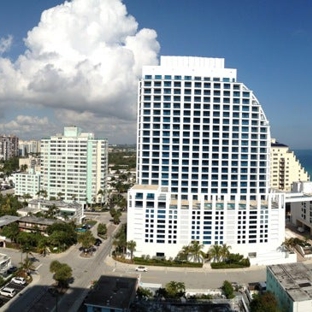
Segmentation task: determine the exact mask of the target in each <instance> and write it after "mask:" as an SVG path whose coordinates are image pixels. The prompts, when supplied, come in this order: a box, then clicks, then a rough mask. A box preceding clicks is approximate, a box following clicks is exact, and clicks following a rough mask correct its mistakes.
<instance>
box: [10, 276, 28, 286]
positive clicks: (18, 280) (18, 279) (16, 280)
mask: <svg viewBox="0 0 312 312" xmlns="http://www.w3.org/2000/svg"><path fill="white" fill-rule="evenodd" d="M11 281H12V282H13V283H15V284H19V285H25V284H26V280H25V278H24V277H19V276H16V277H13V278H12V280H11Z"/></svg>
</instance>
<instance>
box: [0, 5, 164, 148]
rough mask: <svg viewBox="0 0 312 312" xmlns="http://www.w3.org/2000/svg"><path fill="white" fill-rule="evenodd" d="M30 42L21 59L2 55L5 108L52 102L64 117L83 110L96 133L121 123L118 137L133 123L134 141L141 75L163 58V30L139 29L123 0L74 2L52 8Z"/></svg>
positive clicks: (0, 96) (0, 89)
mask: <svg viewBox="0 0 312 312" xmlns="http://www.w3.org/2000/svg"><path fill="white" fill-rule="evenodd" d="M1 42H2V41H0V49H1V46H2V45H1ZM3 42H4V41H3ZM24 42H25V46H26V51H25V53H23V54H22V55H20V56H19V57H18V58H17V59H16V61H15V62H12V61H11V60H9V59H7V58H1V57H0V110H1V109H4V108H5V107H7V103H14V104H15V105H19V106H20V107H25V105H26V104H27V105H34V107H35V106H36V107H41V108H48V109H49V111H51V110H52V111H53V112H54V113H55V115H56V116H57V118H58V121H59V122H63V124H65V125H66V124H68V123H71V124H72V122H71V121H72V119H73V116H76V118H77V119H76V122H75V124H76V125H77V126H80V127H82V128H83V126H81V124H86V125H87V129H85V128H83V130H86V131H93V132H95V133H96V130H100V129H102V132H103V133H104V132H107V133H109V131H110V128H111V127H112V123H114V122H116V129H115V132H114V133H115V134H114V136H115V138H116V137H117V136H119V135H121V136H122V135H123V131H124V129H123V128H122V127H123V126H124V127H125V125H127V126H129V128H128V129H129V131H133V133H132V135H133V139H134V136H135V126H133V125H134V123H135V118H136V117H135V116H136V99H137V81H138V79H139V77H140V73H141V68H142V66H143V65H155V64H157V63H158V58H157V56H158V52H159V49H160V46H159V43H158V41H157V34H156V32H155V31H154V30H152V29H144V28H143V29H140V30H139V28H138V23H137V22H136V20H135V18H134V17H133V16H131V15H130V14H128V12H127V9H126V7H125V5H124V4H123V3H122V1H121V0H72V1H71V2H65V3H64V4H61V5H58V6H56V7H53V8H51V9H48V10H46V11H44V12H43V13H42V15H41V19H40V22H39V23H38V25H37V26H36V27H34V28H33V29H32V30H30V31H29V32H28V34H27V37H26V38H25V40H24ZM4 46H5V44H3V47H4ZM3 49H4V48H3ZM0 52H1V50H0ZM4 105H6V106H4ZM1 106H2V107H1ZM78 117H79V118H78ZM78 121H79V122H81V124H78ZM95 121H96V123H95ZM101 121H105V122H104V125H103V122H102V123H101ZM98 122H99V123H101V124H97V123H98ZM105 124H106V125H109V127H108V128H107V129H105ZM92 127H93V128H92ZM119 133H120V134H119ZM52 134H53V133H52ZM128 135H129V133H128ZM117 141H118V140H117ZM119 141H120V140H119ZM133 142H134V140H133Z"/></svg>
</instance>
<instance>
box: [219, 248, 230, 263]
mask: <svg viewBox="0 0 312 312" xmlns="http://www.w3.org/2000/svg"><path fill="white" fill-rule="evenodd" d="M230 249H231V246H229V245H227V244H222V245H221V250H220V254H221V257H222V261H225V260H226V259H227V258H228V256H229V254H230Z"/></svg>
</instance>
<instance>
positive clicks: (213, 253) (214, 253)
mask: <svg viewBox="0 0 312 312" xmlns="http://www.w3.org/2000/svg"><path fill="white" fill-rule="evenodd" d="M221 249H222V247H221V246H220V245H218V244H215V245H212V246H210V248H209V251H208V254H209V256H210V258H212V259H214V261H216V262H220V260H221V257H222V255H221Z"/></svg>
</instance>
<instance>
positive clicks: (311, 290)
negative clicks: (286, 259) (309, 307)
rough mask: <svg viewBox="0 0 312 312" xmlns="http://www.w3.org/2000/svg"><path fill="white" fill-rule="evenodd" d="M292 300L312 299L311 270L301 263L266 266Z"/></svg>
mask: <svg viewBox="0 0 312 312" xmlns="http://www.w3.org/2000/svg"><path fill="white" fill-rule="evenodd" d="M267 268H268V270H269V271H271V273H272V274H273V276H274V277H275V279H276V280H278V282H279V283H280V284H281V286H282V287H283V288H284V289H285V291H286V292H287V293H288V295H289V296H290V297H291V298H292V300H293V301H306V300H312V271H311V270H309V268H308V267H307V266H305V265H304V264H303V263H288V264H277V265H270V266H268V267H267Z"/></svg>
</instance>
